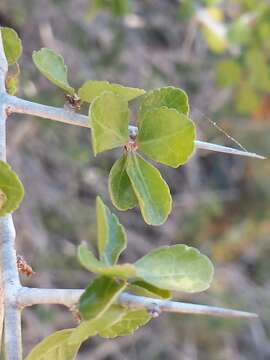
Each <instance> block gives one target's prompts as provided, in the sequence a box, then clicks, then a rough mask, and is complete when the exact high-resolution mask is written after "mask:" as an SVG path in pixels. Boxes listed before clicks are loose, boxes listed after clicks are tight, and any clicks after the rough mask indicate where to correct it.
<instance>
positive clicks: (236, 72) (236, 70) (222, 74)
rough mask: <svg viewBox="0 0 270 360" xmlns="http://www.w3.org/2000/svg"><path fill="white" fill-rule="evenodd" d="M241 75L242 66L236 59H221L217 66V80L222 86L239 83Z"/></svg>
mask: <svg viewBox="0 0 270 360" xmlns="http://www.w3.org/2000/svg"><path fill="white" fill-rule="evenodd" d="M241 75H242V74H241V67H240V65H239V64H238V63H237V62H236V61H235V60H231V59H226V60H223V61H219V63H218V65H217V67H216V80H217V84H218V86H220V87H227V86H233V85H237V84H239V82H240V81H241Z"/></svg>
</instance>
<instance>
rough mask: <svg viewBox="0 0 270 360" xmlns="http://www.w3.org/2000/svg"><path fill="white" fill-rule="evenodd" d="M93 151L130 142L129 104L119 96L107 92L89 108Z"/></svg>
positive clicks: (95, 152)
mask: <svg viewBox="0 0 270 360" xmlns="http://www.w3.org/2000/svg"><path fill="white" fill-rule="evenodd" d="M89 117H90V121H91V128H92V145H93V151H94V154H95V155H96V154H97V153H99V152H101V151H105V150H109V149H114V148H116V147H119V146H123V145H124V144H125V143H126V142H127V141H128V121H129V109H128V103H127V101H126V100H125V99H123V98H122V97H121V96H119V95H115V94H113V93H111V92H105V93H103V94H102V95H101V96H99V97H97V98H96V99H95V100H94V101H93V102H92V104H91V106H90V108H89Z"/></svg>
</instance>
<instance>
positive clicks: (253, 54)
mask: <svg viewBox="0 0 270 360" xmlns="http://www.w3.org/2000/svg"><path fill="white" fill-rule="evenodd" d="M245 63H246V66H247V68H248V77H249V82H250V85H251V86H252V88H254V89H256V90H260V91H267V92H269V91H270V72H269V64H268V63H267V58H266V56H265V55H264V54H263V53H262V52H259V51H258V50H257V49H250V50H248V51H246V52H245Z"/></svg>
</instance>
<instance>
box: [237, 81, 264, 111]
mask: <svg viewBox="0 0 270 360" xmlns="http://www.w3.org/2000/svg"><path fill="white" fill-rule="evenodd" d="M235 102H236V109H237V111H238V112H239V113H241V114H250V113H252V112H253V111H255V110H256V108H257V106H258V105H259V103H260V98H259V95H258V94H257V93H256V91H254V89H253V88H252V87H251V86H250V84H249V83H247V82H245V83H243V84H242V85H241V87H240V88H239V90H238V93H237V95H236V97H235Z"/></svg>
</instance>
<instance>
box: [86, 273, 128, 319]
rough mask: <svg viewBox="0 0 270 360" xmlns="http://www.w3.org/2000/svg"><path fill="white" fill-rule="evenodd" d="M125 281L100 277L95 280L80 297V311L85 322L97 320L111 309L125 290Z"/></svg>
mask: <svg viewBox="0 0 270 360" xmlns="http://www.w3.org/2000/svg"><path fill="white" fill-rule="evenodd" d="M125 287H126V283H125V282H124V281H119V280H118V281H116V280H115V279H112V278H109V277H106V276H100V277H98V278H96V279H94V280H93V281H92V282H91V283H90V284H89V285H88V286H87V288H86V289H85V291H84V292H83V294H82V296H81V297H80V303H79V310H80V314H81V317H82V319H83V320H91V319H97V318H99V317H101V316H102V315H103V314H104V313H105V311H107V310H108V309H109V307H110V306H111V305H112V303H113V302H114V301H115V300H116V299H117V297H118V296H119V295H120V294H121V292H122V291H123V290H124V289H125Z"/></svg>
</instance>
